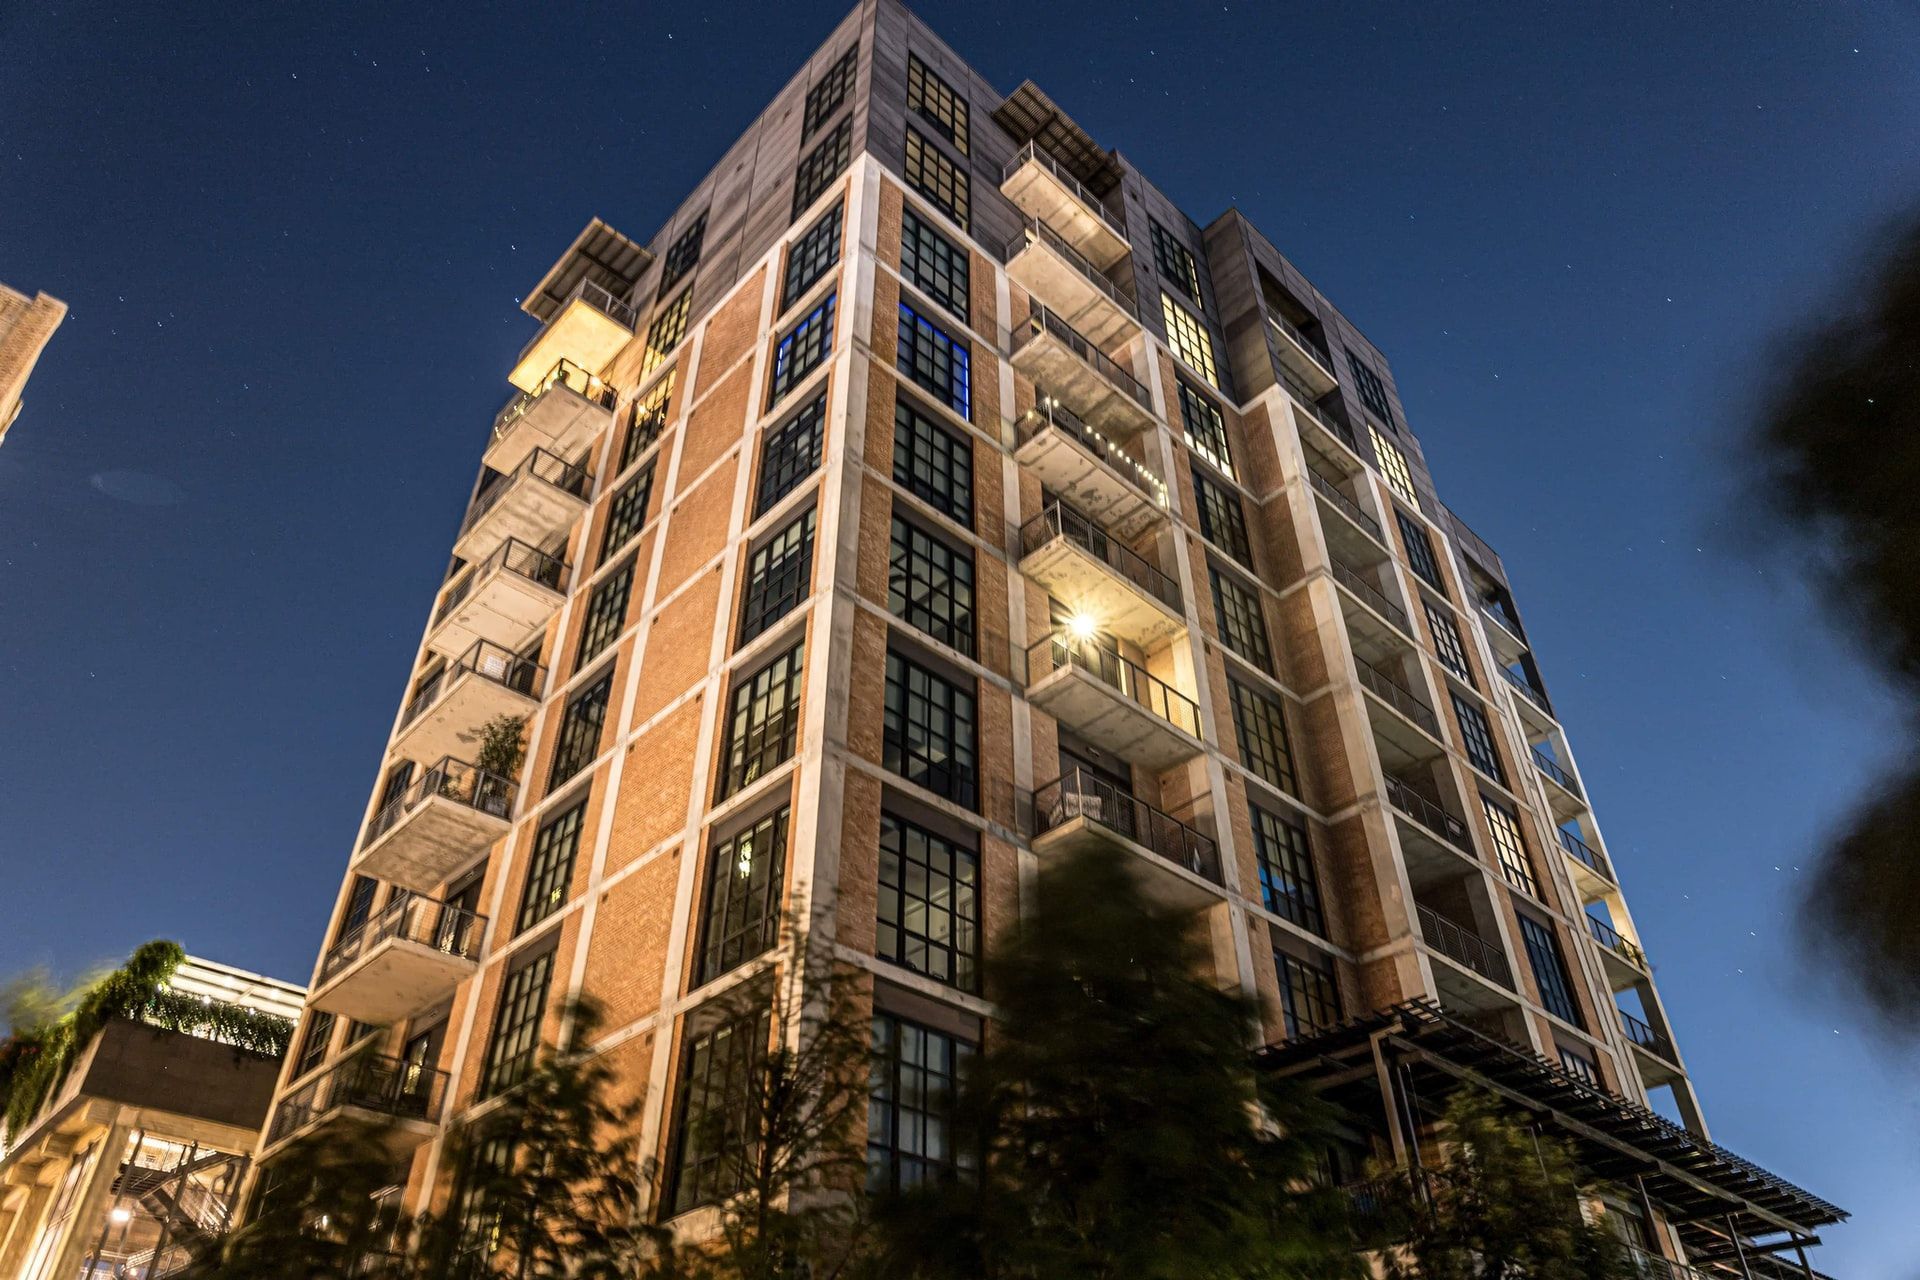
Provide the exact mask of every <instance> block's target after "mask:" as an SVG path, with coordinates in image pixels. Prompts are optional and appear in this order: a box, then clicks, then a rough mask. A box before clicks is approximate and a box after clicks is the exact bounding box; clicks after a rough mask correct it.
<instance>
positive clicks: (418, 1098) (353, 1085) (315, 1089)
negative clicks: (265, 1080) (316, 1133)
mask: <svg viewBox="0 0 1920 1280" xmlns="http://www.w3.org/2000/svg"><path fill="white" fill-rule="evenodd" d="M446 1090H447V1073H446V1072H444V1071H440V1070H436V1069H434V1068H432V1067H423V1066H420V1065H419V1064H417V1063H412V1062H407V1061H405V1060H403V1059H400V1058H388V1057H378V1056H373V1055H361V1056H357V1057H351V1058H348V1059H346V1060H344V1061H342V1062H340V1063H337V1064H336V1065H334V1066H332V1067H329V1068H327V1069H326V1070H325V1071H323V1072H321V1073H320V1074H319V1075H317V1076H315V1077H314V1078H313V1079H311V1080H309V1081H307V1083H305V1084H303V1085H301V1086H300V1087H299V1088H298V1089H295V1090H294V1091H293V1092H292V1093H290V1094H288V1095H287V1096H286V1097H285V1098H284V1099H282V1100H281V1103H280V1105H279V1106H278V1107H277V1108H275V1109H274V1113H273V1123H272V1124H271V1125H269V1126H268V1128H267V1141H268V1142H278V1141H280V1140H281V1139H282V1138H286V1137H289V1136H291V1135H292V1134H294V1133H296V1132H298V1131H299V1130H301V1129H304V1128H306V1127H307V1126H308V1125H310V1124H312V1123H313V1122H314V1121H316V1120H319V1119H321V1118H322V1117H324V1116H326V1115H328V1114H329V1113H331V1112H335V1111H339V1110H341V1109H342V1108H345V1107H352V1108H354V1109H356V1110H360V1111H370V1112H372V1113H374V1114H375V1115H378V1116H384V1117H386V1118H387V1119H389V1120H424V1121H428V1122H430V1123H431V1122H435V1121H437V1120H438V1119H439V1116H440V1104H441V1102H442V1100H443V1099H444V1098H445V1097H446Z"/></svg>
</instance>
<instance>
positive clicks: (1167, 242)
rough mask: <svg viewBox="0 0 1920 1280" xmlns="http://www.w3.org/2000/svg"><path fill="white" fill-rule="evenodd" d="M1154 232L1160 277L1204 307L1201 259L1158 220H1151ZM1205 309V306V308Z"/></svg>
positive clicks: (1155, 257)
mask: <svg viewBox="0 0 1920 1280" xmlns="http://www.w3.org/2000/svg"><path fill="white" fill-rule="evenodd" d="M1149 225H1150V226H1151V228H1152V232H1153V265H1154V266H1155V267H1157V268H1159V270H1160V278H1161V279H1162V280H1165V281H1166V282H1167V283H1168V284H1170V285H1172V286H1173V287H1174V288H1176V289H1178V290H1180V292H1182V293H1184V294H1186V295H1187V297H1188V299H1190V300H1191V301H1192V303H1193V305H1194V306H1196V307H1203V304H1202V302H1201V300H1200V298H1201V295H1200V260H1199V259H1198V258H1195V257H1194V256H1193V253H1192V251H1191V250H1189V249H1188V248H1187V246H1185V245H1184V244H1181V243H1180V241H1178V240H1177V239H1175V238H1174V235H1173V233H1172V232H1171V231H1168V230H1167V229H1166V228H1165V227H1163V226H1161V225H1160V224H1159V223H1157V222H1150V223H1149ZM1203 309H1204V308H1203Z"/></svg>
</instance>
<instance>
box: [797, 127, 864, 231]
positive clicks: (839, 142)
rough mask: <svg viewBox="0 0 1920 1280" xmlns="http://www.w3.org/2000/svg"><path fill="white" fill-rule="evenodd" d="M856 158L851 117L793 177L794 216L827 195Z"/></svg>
mask: <svg viewBox="0 0 1920 1280" xmlns="http://www.w3.org/2000/svg"><path fill="white" fill-rule="evenodd" d="M852 158H853V119H852V117H848V118H847V119H845V120H842V121H841V122H840V123H839V124H837V125H835V126H834V130H833V132H832V133H830V134H828V135H827V136H826V137H825V138H824V139H822V140H821V142H820V145H819V146H817V147H815V148H814V149H813V150H811V151H809V152H807V154H806V156H805V157H803V158H802V159H801V161H800V166H799V168H797V169H795V170H794V174H793V213H792V215H791V216H792V217H795V218H797V217H799V216H800V215H801V214H803V213H805V212H806V211H807V207H808V206H809V205H811V204H812V203H813V202H814V201H815V200H818V199H819V198H820V197H821V196H822V195H824V194H825V193H826V190H827V188H828V187H830V186H832V185H833V180H834V179H835V178H837V177H839V176H840V171H841V170H842V169H844V168H846V167H847V161H848V160H850V159H852Z"/></svg>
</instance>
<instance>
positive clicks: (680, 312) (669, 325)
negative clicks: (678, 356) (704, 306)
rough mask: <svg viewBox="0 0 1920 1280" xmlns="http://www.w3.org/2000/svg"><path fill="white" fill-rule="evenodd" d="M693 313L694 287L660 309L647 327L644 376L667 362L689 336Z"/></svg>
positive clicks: (643, 359)
mask: <svg viewBox="0 0 1920 1280" xmlns="http://www.w3.org/2000/svg"><path fill="white" fill-rule="evenodd" d="M692 315H693V290H692V289H684V290H682V291H681V293H680V296H679V297H677V298H675V299H674V300H673V301H672V302H669V303H667V305H666V306H664V307H662V308H661V309H660V314H659V315H657V316H655V317H654V321H653V324H652V325H650V326H649V327H648V329H647V352H646V355H645V356H643V357H642V358H641V361H640V376H641V377H642V378H644V377H646V376H647V375H648V374H650V373H652V372H653V371H654V370H655V369H658V368H659V367H660V366H661V365H663V364H665V363H666V360H667V357H668V356H670V355H672V354H673V349H674V348H675V347H677V346H679V345H680V342H681V340H682V339H683V338H685V337H686V336H687V321H688V320H689V319H690V318H691V317H692Z"/></svg>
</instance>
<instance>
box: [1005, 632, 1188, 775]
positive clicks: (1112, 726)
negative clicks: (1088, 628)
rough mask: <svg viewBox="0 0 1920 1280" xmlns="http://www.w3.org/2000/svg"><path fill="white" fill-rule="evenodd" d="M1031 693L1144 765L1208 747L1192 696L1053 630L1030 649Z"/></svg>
mask: <svg viewBox="0 0 1920 1280" xmlns="http://www.w3.org/2000/svg"><path fill="white" fill-rule="evenodd" d="M1027 698H1028V700H1029V701H1031V702H1032V703H1033V705H1034V706H1036V707H1039V708H1040V709H1041V710H1042V711H1045V712H1046V713H1047V714H1048V715H1050V716H1052V717H1053V718H1054V719H1056V720H1058V721H1059V722H1060V723H1061V724H1063V725H1066V726H1067V727H1068V728H1070V729H1072V730H1073V731H1074V732H1075V733H1076V734H1078V735H1079V736H1080V737H1082V738H1085V739H1086V740H1087V741H1088V742H1090V743H1092V744H1093V745H1094V746H1096V747H1099V748H1100V749H1101V750H1103V751H1111V752H1113V753H1114V754H1115V755H1117V756H1119V757H1120V758H1121V759H1123V760H1127V761H1130V762H1132V763H1133V764H1137V765H1140V766H1142V767H1143V768H1148V769H1155V770H1158V769H1166V768H1170V767H1172V766H1173V765H1176V764H1179V763H1180V762H1181V761H1182V760H1191V759H1193V757H1195V756H1197V755H1199V754H1200V753H1201V751H1202V750H1204V749H1205V748H1204V747H1203V746H1202V745H1201V742H1200V708H1199V706H1198V705H1197V704H1195V702H1194V701H1193V699H1191V698H1189V697H1187V696H1186V695H1185V694H1183V693H1181V692H1180V691H1179V690H1178V689H1175V688H1173V687H1172V686H1171V685H1169V684H1167V682H1166V681H1164V680H1162V679H1160V678H1159V677H1158V676H1155V675H1153V674H1151V673H1149V672H1148V671H1147V669H1146V668H1145V667H1143V666H1141V665H1140V664H1139V663H1137V662H1134V661H1132V660H1131V659H1128V658H1125V657H1122V656H1121V655H1120V654H1119V653H1118V652H1116V651H1115V650H1113V649H1110V648H1108V647H1107V646H1105V645H1102V644H1096V643H1094V642H1092V641H1090V640H1076V639H1074V638H1073V637H1071V636H1066V635H1052V636H1049V637H1047V638H1046V639H1045V640H1042V641H1040V642H1039V643H1038V644H1036V645H1034V646H1033V647H1032V648H1030V649H1028V650H1027Z"/></svg>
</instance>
